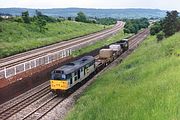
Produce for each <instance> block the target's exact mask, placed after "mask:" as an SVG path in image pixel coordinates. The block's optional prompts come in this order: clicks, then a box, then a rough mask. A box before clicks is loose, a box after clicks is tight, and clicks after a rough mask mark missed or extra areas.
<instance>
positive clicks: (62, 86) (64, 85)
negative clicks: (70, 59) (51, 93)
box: [50, 80, 68, 90]
mask: <svg viewBox="0 0 180 120" xmlns="http://www.w3.org/2000/svg"><path fill="white" fill-rule="evenodd" d="M50 84H51V89H53V90H67V89H68V82H67V81H60V80H50Z"/></svg>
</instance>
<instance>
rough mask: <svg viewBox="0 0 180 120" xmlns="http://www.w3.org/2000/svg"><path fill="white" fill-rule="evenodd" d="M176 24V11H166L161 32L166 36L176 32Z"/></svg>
mask: <svg viewBox="0 0 180 120" xmlns="http://www.w3.org/2000/svg"><path fill="white" fill-rule="evenodd" d="M177 26H178V12H177V11H171V12H167V15H166V17H165V19H164V21H163V32H164V33H165V36H166V37H169V36H171V35H173V34H175V32H177Z"/></svg>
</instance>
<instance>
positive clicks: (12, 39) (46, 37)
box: [0, 21, 110, 58]
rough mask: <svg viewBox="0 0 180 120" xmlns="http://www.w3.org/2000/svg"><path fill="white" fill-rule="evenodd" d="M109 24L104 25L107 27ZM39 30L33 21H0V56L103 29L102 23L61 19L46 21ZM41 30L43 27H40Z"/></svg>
mask: <svg viewBox="0 0 180 120" xmlns="http://www.w3.org/2000/svg"><path fill="white" fill-rule="evenodd" d="M108 27H110V26H105V28H108ZM46 28H47V29H48V30H46V31H45V32H39V28H37V26H36V24H35V23H30V24H25V23H19V22H12V21H1V22H0V58H3V57H7V56H10V55H13V54H17V53H20V52H25V51H28V50H30V49H34V48H38V47H42V46H46V45H48V44H52V43H56V42H60V41H62V40H66V39H71V38H74V37H78V36H82V35H86V34H89V33H93V32H97V31H100V30H103V29H104V25H97V24H90V23H81V22H73V21H62V22H56V23H47V24H46ZM42 30H43V29H42Z"/></svg>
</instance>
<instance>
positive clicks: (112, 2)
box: [0, 0, 180, 11]
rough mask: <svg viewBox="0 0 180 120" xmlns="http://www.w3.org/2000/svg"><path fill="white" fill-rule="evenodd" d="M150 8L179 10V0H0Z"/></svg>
mask: <svg viewBox="0 0 180 120" xmlns="http://www.w3.org/2000/svg"><path fill="white" fill-rule="evenodd" d="M8 7H21V8H43V9H44V8H69V7H78V8H102V9H103V8H110V9H116V8H119V9H120V8H152V9H161V10H178V11H180V0H0V8H8Z"/></svg>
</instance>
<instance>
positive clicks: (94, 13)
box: [0, 8, 166, 18]
mask: <svg viewBox="0 0 180 120" xmlns="http://www.w3.org/2000/svg"><path fill="white" fill-rule="evenodd" d="M27 10H28V11H29V13H30V15H31V16H33V15H34V14H35V10H36V9H27V8H0V13H6V14H7V13H8V14H12V15H13V16H15V15H21V13H22V12H23V11H27ZM38 10H39V11H41V12H42V13H43V14H45V15H48V16H53V17H59V16H62V17H69V16H71V17H75V16H76V14H77V13H78V12H79V11H82V12H84V13H85V14H86V15H87V16H90V17H98V18H102V17H112V18H141V17H146V18H151V17H153V18H162V17H164V16H165V15H166V11H162V10H159V9H86V8H54V9H38Z"/></svg>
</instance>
